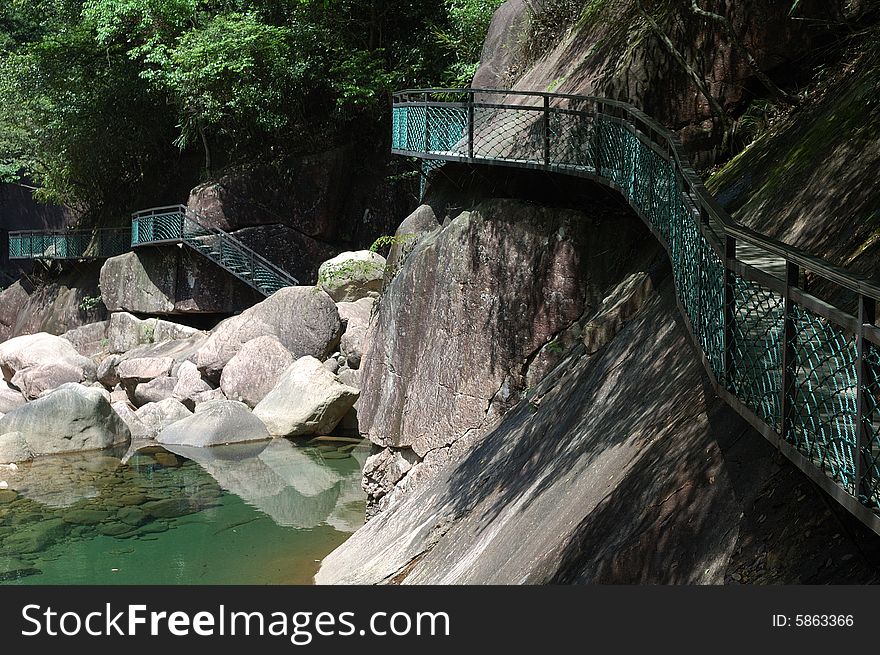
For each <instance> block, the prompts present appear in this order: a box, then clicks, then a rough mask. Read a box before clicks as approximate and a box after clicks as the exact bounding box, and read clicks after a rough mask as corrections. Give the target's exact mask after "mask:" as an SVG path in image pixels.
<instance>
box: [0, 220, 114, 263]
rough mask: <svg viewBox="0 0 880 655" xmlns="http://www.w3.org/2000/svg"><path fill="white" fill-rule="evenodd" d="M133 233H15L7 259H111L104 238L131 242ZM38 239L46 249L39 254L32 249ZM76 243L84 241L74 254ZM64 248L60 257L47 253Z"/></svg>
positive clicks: (106, 229) (102, 230)
mask: <svg viewBox="0 0 880 655" xmlns="http://www.w3.org/2000/svg"><path fill="white" fill-rule="evenodd" d="M130 231H131V229H130V228H126V227H118V228H117V227H104V228H96V229H93V230H80V229H52V230H14V231H11V232H9V233H8V242H9V244H8V248H7V250H8V256H9V258H10V259H69V260H86V259H103V258H106V257H108V256H111V255H108V254H107V248H105V247H104V237H105V235H108V234H109V235H113V236H116V237H118V239H119V240H120V241H119V243H122V242H126V241H128V238H129V237H128V235H129V233H130ZM36 239H38V240H40V242H41V244H43V247H42V248H40V249H37V250H35V249H34V247H33V246H34V240H36ZM76 239H82V241H80V242H79V243H78V244H77V247H76V248H73V251H72V252H71V249H70V248H69V245H71V244H72V243H75V241H71V240H76ZM24 243H27V244H28V247H27V248H24V247H23V246H22V244H24ZM61 244H64V247H63V248H62V252H61V253H58V252H55V253H51V254H49V253H47V252H46V251H47V249H48V248H49V247H51V246H59V245H61ZM110 250H111V251H112V252H113V254H121V251H120V249H118V248H111V249H110Z"/></svg>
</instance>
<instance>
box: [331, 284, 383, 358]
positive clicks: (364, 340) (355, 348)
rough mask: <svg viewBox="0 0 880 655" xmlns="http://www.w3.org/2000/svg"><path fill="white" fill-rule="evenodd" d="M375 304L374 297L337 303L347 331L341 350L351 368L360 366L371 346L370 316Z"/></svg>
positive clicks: (343, 337)
mask: <svg viewBox="0 0 880 655" xmlns="http://www.w3.org/2000/svg"><path fill="white" fill-rule="evenodd" d="M375 304H376V300H375V299H373V298H361V299H360V300H358V301H357V302H340V303H337V304H336V308H337V309H338V310H339V318H341V319H342V320H343V322H345V332H344V333H343V335H342V339H341V340H340V342H339V351H340V352H341V353H342V355H343V356H344V357H345V361H346V363H347V364H348V366H349V367H350V368H353V369H357V368H360V365H361V359H363V356H364V354H365V353H366V352H367V351H368V350H369V348H370V329H369V328H370V317H371V316H372V313H373V307H374V306H375Z"/></svg>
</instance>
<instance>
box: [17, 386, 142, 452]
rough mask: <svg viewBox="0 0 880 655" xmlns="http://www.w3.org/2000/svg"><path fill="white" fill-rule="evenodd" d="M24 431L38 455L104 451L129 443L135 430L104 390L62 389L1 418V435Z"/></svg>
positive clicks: (29, 443) (80, 387) (81, 387)
mask: <svg viewBox="0 0 880 655" xmlns="http://www.w3.org/2000/svg"><path fill="white" fill-rule="evenodd" d="M7 432H21V434H22V435H23V436H24V438H25V440H26V441H27V444H28V446H29V447H30V448H31V450H32V451H33V453H34V454H35V455H49V454H54V453H69V452H78V451H84V450H100V449H103V448H109V447H110V446H115V445H117V444H124V443H128V442H129V440H130V438H131V433H130V431H129V429H128V427H127V426H126V425H125V423H124V422H123V421H122V419H121V418H120V417H119V415H118V414H117V413H116V412H115V411H113V408H112V407H110V403H109V402H108V401H107V399H106V398H105V397H104V394H103V393H101V391H100V390H98V389H94V388H90V387H84V386H82V385H77V386H70V387H66V388H64V389H59V390H57V391H55V392H54V393H50V394H48V395H46V396H44V397H42V398H38V399H37V400H34V401H32V402H29V403H28V404H26V405H23V406H22V407H19V408H18V409H16V410H14V411H12V412H10V413H8V414H6V416H4V417H3V418H2V419H0V434H5V433H7Z"/></svg>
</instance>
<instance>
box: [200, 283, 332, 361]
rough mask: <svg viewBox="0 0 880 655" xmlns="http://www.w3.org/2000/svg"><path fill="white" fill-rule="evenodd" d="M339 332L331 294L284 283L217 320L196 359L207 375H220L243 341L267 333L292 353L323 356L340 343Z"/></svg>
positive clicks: (295, 354) (297, 355) (302, 355)
mask: <svg viewBox="0 0 880 655" xmlns="http://www.w3.org/2000/svg"><path fill="white" fill-rule="evenodd" d="M341 332H342V323H341V322H340V320H339V312H338V311H337V310H336V304H335V303H334V302H333V299H332V298H330V296H328V295H327V294H326V293H325V292H323V291H321V290H320V289H317V288H315V287H286V288H284V289H281V290H279V291H277V292H276V293H274V294H272V295H271V296H269V297H268V298H266V300H264V301H263V302H261V303H259V304H257V305H254V306H253V307H251V308H250V309H247V310H245V311H244V312H242V313H241V314H240V315H238V316H233V317H232V318H229V319H226V320H225V321H223V322H222V323H220V325H218V326H217V327H216V328H214V330H213V331H212V332H211V336H210V337H208V339H207V341H205V343H204V345H203V346H202V347H201V348H200V349H199V351H198V353H197V354H196V358H195V362H196V364H197V365H198V367H199V368H200V369H201V370H202V371H203V372H204V373H205V374H206V375H208V376H210V377H219V375H220V371H221V370H222V369H223V367H224V366H226V364H227V363H228V362H229V360H230V359H232V358H233V357H234V356H235V355H236V354H237V353H238V351H239V350H240V349H241V347H242V346H243V345H244V344H246V343H247V342H248V341H250V340H251V339H256V338H257V337H262V336H266V335H270V336H274V337H276V338H277V339H278V341H279V342H281V344H282V345H283V346H284V347H285V348H287V349H288V350H289V351H290V352H291V354H292V355H293V356H294V357H297V358H299V357H304V356H306V355H311V356H313V357H317V358H319V359H324V358H325V357H326V356H327V355H329V354H330V353H331V352H333V349H334V348H335V347H336V345H337V344H338V343H339V337H340V334H341Z"/></svg>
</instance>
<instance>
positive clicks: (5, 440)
mask: <svg viewBox="0 0 880 655" xmlns="http://www.w3.org/2000/svg"><path fill="white" fill-rule="evenodd" d="M33 458H34V451H33V450H31V447H30V446H29V445H28V442H27V439H25V438H24V435H23V434H22V433H21V432H8V433H6V434H2V435H0V464H12V463H15V462H29V461H30V460H32V459H33Z"/></svg>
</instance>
